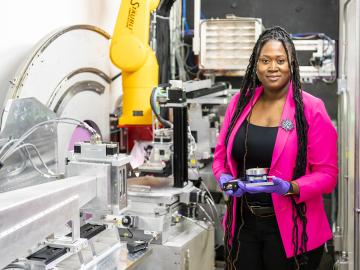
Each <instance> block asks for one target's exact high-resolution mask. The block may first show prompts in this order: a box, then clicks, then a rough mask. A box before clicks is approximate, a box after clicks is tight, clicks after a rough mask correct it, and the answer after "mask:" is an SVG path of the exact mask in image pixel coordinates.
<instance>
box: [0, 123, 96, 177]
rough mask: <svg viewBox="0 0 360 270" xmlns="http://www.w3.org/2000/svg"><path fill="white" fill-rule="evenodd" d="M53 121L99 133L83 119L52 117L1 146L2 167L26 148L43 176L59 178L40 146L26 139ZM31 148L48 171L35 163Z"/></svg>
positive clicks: (36, 168)
mask: <svg viewBox="0 0 360 270" xmlns="http://www.w3.org/2000/svg"><path fill="white" fill-rule="evenodd" d="M53 123H55V124H59V123H63V124H70V125H76V126H81V127H83V128H85V129H87V130H88V131H89V132H90V133H91V134H93V135H95V134H97V132H96V130H95V129H93V128H92V127H91V126H89V125H88V124H87V123H86V122H83V121H80V120H77V119H74V118H69V117H63V118H54V119H50V120H46V121H43V122H40V123H38V124H36V125H35V126H33V127H31V128H30V129H29V130H27V131H26V132H25V133H24V134H23V135H22V136H20V138H18V139H10V140H9V141H8V142H7V143H5V144H4V145H3V146H2V147H1V148H0V165H1V167H2V166H3V165H4V162H5V161H6V160H7V159H8V158H9V157H11V156H12V155H13V154H14V153H16V152H18V151H19V150H25V153H26V155H27V156H28V158H29V160H30V163H31V165H32V167H33V168H34V169H35V170H36V171H37V172H38V173H39V174H40V175H42V176H44V177H46V178H58V177H60V176H61V175H59V174H56V173H54V172H53V171H52V170H51V169H50V168H49V167H48V166H47V165H46V163H45V161H44V160H43V158H42V156H41V154H40V152H39V150H38V148H37V147H36V146H35V145H34V144H32V143H28V142H25V140H26V139H27V138H28V137H29V136H31V135H32V134H33V133H34V132H35V131H36V130H38V129H39V128H40V127H43V126H46V125H49V124H53ZM30 150H33V151H34V152H35V154H36V156H37V157H38V159H39V160H40V162H41V164H42V165H43V166H44V168H45V169H46V172H43V171H42V170H41V169H40V168H39V167H38V166H37V165H36V164H35V162H34V160H33V157H32V155H31V151H30Z"/></svg>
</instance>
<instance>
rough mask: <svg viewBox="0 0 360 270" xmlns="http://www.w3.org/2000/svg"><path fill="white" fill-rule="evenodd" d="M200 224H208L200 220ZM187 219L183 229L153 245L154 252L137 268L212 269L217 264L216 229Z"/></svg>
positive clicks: (151, 269) (163, 269) (160, 269)
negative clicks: (215, 251) (164, 240)
mask: <svg viewBox="0 0 360 270" xmlns="http://www.w3.org/2000/svg"><path fill="white" fill-rule="evenodd" d="M200 226H206V224H205V223H202V222H200ZM200 226H199V225H196V224H194V223H192V222H190V221H185V222H184V224H183V227H182V231H181V232H179V233H177V234H172V237H170V238H169V239H168V241H167V242H166V243H164V244H163V245H156V244H154V245H151V248H152V249H153V253H152V254H151V256H149V258H148V259H147V260H146V261H144V262H143V263H142V264H141V265H139V266H138V267H136V268H135V269H136V270H154V269H156V270H169V269H172V270H200V269H201V270H212V269H214V265H215V261H214V258H215V254H214V230H213V228H212V227H211V226H210V227H208V229H207V230H206V229H204V228H202V227H200Z"/></svg>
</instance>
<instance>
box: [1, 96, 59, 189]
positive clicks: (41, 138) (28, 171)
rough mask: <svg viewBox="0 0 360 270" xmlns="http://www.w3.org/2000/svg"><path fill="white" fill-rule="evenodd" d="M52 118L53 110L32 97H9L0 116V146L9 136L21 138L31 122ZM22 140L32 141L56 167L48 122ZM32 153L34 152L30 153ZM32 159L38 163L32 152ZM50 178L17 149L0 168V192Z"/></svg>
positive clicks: (54, 136)
mask: <svg viewBox="0 0 360 270" xmlns="http://www.w3.org/2000/svg"><path fill="white" fill-rule="evenodd" d="M55 117H56V115H55V114H54V113H53V112H52V111H50V110H49V109H48V108H46V107H45V106H44V105H43V104H41V103H40V102H39V101H37V100H36V99H34V98H22V99H14V100H9V101H8V103H7V106H6V107H5V109H4V111H3V115H2V119H3V120H2V128H1V133H0V147H2V146H3V145H4V144H5V143H6V142H8V141H9V140H10V139H16V138H19V137H21V136H22V135H23V134H24V133H25V132H26V131H27V130H29V129H30V128H31V127H33V126H34V125H36V124H38V123H40V122H43V121H46V120H50V119H53V118H55ZM25 142H26V143H32V144H34V145H35V146H36V147H37V148H38V150H39V152H40V153H41V155H42V157H43V159H44V161H45V163H46V164H47V165H48V166H49V167H50V168H51V169H54V168H55V169H56V167H57V156H56V152H55V148H56V142H57V132H56V127H55V126H54V125H52V124H48V125H44V126H42V127H40V128H39V129H38V130H36V131H35V132H34V133H33V134H32V135H30V136H29V137H28V138H27V139H26V140H25ZM31 153H32V154H33V152H31ZM33 159H34V162H35V163H36V164H37V165H39V162H38V159H37V158H36V156H35V155H33ZM52 180H54V179H53V178H46V177H44V176H40V175H39V173H38V172H36V171H35V170H34V168H33V167H32V166H31V163H30V162H29V158H28V156H27V155H26V154H25V153H24V152H22V151H18V152H16V153H15V154H14V155H13V156H12V157H11V158H9V159H8V160H7V161H6V162H5V166H4V167H3V168H2V169H1V171H0V193H1V192H6V191H10V190H14V189H18V188H23V187H26V186H30V185H35V184H41V183H45V182H49V181H52Z"/></svg>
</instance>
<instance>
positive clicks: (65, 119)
mask: <svg viewBox="0 0 360 270" xmlns="http://www.w3.org/2000/svg"><path fill="white" fill-rule="evenodd" d="M69 121H73V122H69ZM74 122H75V123H74ZM51 123H65V124H72V125H78V126H82V127H84V128H85V129H87V130H88V131H90V132H91V133H92V134H93V135H94V134H97V132H96V130H95V129H93V128H92V127H91V126H89V125H88V124H87V123H86V122H83V121H80V120H77V119H74V118H70V117H63V118H54V119H50V120H46V121H43V122H40V123H38V124H36V125H35V126H33V127H31V128H30V129H29V130H27V131H26V132H25V133H24V134H23V135H22V136H20V138H18V139H14V140H13V144H12V145H11V146H10V147H9V149H8V150H7V151H6V152H5V154H4V155H3V156H2V157H0V162H2V163H3V159H4V157H5V158H6V156H8V153H11V152H12V151H13V149H15V148H16V147H17V146H19V145H20V144H21V143H22V142H23V141H24V140H25V139H26V138H28V137H29V136H30V135H31V134H32V133H33V132H35V131H36V130H37V129H38V128H39V127H41V126H44V125H47V124H51ZM8 143H10V142H8ZM8 143H6V144H5V145H4V146H3V147H2V148H1V149H0V153H2V152H3V151H4V149H5V148H6V147H8V146H9V144H8Z"/></svg>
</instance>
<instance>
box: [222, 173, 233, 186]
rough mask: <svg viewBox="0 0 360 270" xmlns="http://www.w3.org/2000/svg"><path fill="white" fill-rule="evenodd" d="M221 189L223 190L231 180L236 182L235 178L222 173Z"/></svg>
mask: <svg viewBox="0 0 360 270" xmlns="http://www.w3.org/2000/svg"><path fill="white" fill-rule="evenodd" d="M219 180H220V188H221V189H222V187H223V185H224V184H225V183H227V182H229V181H231V180H234V177H233V176H232V175H230V174H226V173H222V174H221V175H220V179H219Z"/></svg>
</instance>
